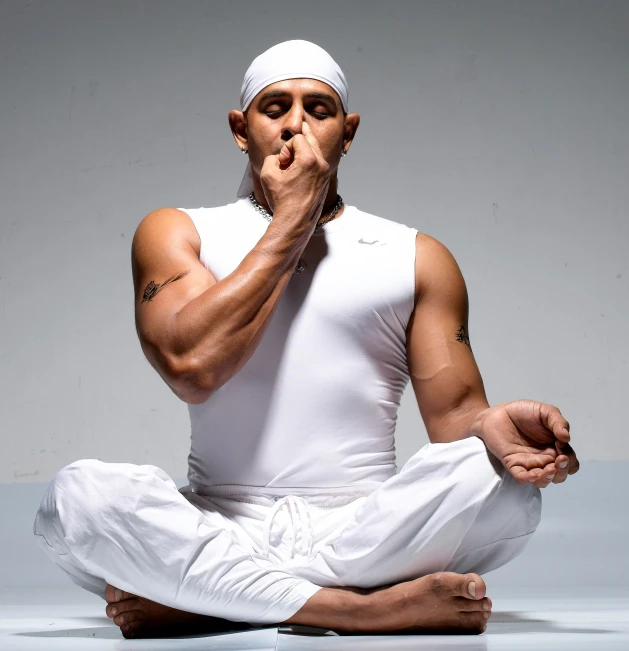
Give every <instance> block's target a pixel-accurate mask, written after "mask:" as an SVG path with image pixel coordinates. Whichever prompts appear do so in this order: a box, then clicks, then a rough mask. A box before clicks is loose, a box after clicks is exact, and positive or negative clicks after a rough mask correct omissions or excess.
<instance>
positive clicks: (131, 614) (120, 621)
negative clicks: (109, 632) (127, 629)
mask: <svg viewBox="0 0 629 651" xmlns="http://www.w3.org/2000/svg"><path fill="white" fill-rule="evenodd" d="M142 617H143V613H142V612H141V611H139V610H127V611H126V612H124V613H122V614H120V615H116V617H114V623H115V624H116V625H117V626H123V625H129V624H131V623H132V622H138V621H139V620H140V619H142Z"/></svg>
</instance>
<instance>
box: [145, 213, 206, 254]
mask: <svg viewBox="0 0 629 651" xmlns="http://www.w3.org/2000/svg"><path fill="white" fill-rule="evenodd" d="M193 212H194V211H193V210H188V209H185V210H184V209H181V208H172V207H170V206H167V207H162V208H156V209H155V210H151V212H149V213H148V214H146V215H145V216H144V217H143V218H142V220H141V221H140V223H139V224H138V226H137V228H136V230H135V234H134V236H133V242H132V249H133V251H134V252H137V253H141V250H142V249H143V248H145V247H150V248H151V249H154V248H159V246H160V243H161V245H162V246H168V245H172V244H175V243H181V242H185V241H187V242H188V243H189V244H190V245H191V246H192V247H193V248H194V249H195V251H196V252H197V254H198V252H199V249H200V246H201V242H200V239H199V234H198V232H197V230H196V227H195V225H194V221H193V218H192V216H191V213H193Z"/></svg>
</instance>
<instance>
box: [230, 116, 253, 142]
mask: <svg viewBox="0 0 629 651" xmlns="http://www.w3.org/2000/svg"><path fill="white" fill-rule="evenodd" d="M227 118H228V120H229V128H230V129H231V132H232V135H233V136H234V140H235V141H236V144H237V145H238V149H242V148H243V147H244V148H245V149H249V146H248V128H247V116H246V115H245V113H243V112H242V111H237V110H235V109H234V110H232V111H230V112H229V113H228V115H227Z"/></svg>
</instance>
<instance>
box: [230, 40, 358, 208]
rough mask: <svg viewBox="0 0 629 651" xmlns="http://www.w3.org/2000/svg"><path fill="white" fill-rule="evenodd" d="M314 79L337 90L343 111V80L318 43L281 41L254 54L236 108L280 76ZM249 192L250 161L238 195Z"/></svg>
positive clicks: (345, 95)
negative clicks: (256, 54) (255, 55)
mask: <svg viewBox="0 0 629 651" xmlns="http://www.w3.org/2000/svg"><path fill="white" fill-rule="evenodd" d="M303 78H305V79H317V80H318V81H323V82H325V83H326V84H328V85H329V86H331V87H332V88H333V89H334V90H335V91H336V93H337V94H338V96H339V98H340V100H341V104H342V105H343V110H344V111H345V112H346V113H347V101H348V97H349V93H348V88H347V80H346V79H345V75H344V74H343V71H342V70H341V68H340V67H339V66H338V64H337V63H336V61H335V60H334V59H333V58H332V57H331V56H330V55H329V54H328V53H327V52H326V51H325V50H324V49H323V48H321V47H319V46H318V45H315V44H314V43H310V41H301V40H296V41H284V43H278V44H277V45H274V46H273V47H272V48H269V49H268V50H267V51H266V52H263V53H262V54H260V56H257V57H256V58H255V59H254V60H253V62H252V63H251V65H250V66H249V68H248V70H247V72H246V73H245V78H244V80H243V82H242V88H241V89H240V108H241V110H242V111H245V110H247V109H248V108H249V105H250V104H251V102H252V100H253V98H254V97H255V96H256V95H257V94H258V93H259V92H260V91H261V90H262V89H263V88H266V87H267V86H270V85H271V84H274V83H276V82H278V81H284V79H303ZM252 192H253V175H252V173H251V164H250V163H247V169H246V170H245V174H244V176H243V177H242V182H241V183H240V188H238V197H246V196H248V195H249V194H251V193H252Z"/></svg>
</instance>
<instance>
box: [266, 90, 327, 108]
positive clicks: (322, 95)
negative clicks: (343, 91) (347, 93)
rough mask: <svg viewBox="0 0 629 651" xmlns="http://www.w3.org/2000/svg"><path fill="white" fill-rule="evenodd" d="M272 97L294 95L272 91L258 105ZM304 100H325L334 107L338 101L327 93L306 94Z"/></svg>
mask: <svg viewBox="0 0 629 651" xmlns="http://www.w3.org/2000/svg"><path fill="white" fill-rule="evenodd" d="M272 97H292V95H291V94H290V93H289V92H287V91H285V90H270V91H269V92H268V93H264V95H262V96H261V97H260V99H259V100H258V103H260V104H261V103H262V102H263V101H264V100H265V99H270V98H272ZM304 98H306V99H324V100H327V101H328V102H332V104H334V106H336V100H335V99H334V97H333V96H332V95H328V94H327V93H306V94H305V95H304Z"/></svg>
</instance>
